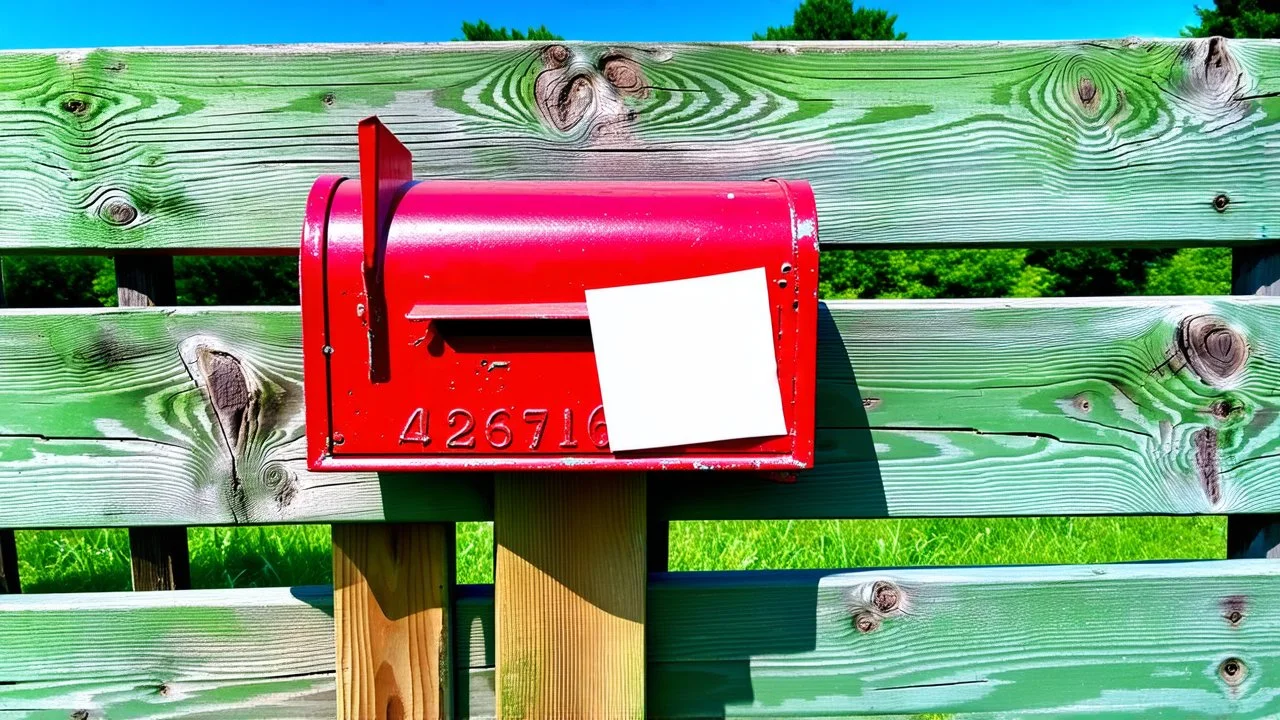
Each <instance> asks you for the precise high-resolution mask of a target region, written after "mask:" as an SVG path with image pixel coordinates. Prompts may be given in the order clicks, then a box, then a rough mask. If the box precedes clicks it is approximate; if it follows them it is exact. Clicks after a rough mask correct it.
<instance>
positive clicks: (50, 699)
mask: <svg viewBox="0 0 1280 720" xmlns="http://www.w3.org/2000/svg"><path fill="white" fill-rule="evenodd" d="M0 648H4V650H3V651H2V652H0V717H3V718H10V717H12V718H27V717H31V718H43V717H51V718H52V717H56V718H59V719H60V720H65V718H67V717H83V718H92V719H93V720H98V719H99V718H116V717H129V718H153V717H154V718H159V717H175V716H177V715H181V716H182V717H208V718H214V717H217V718H245V719H246V720H247V719H248V718H262V717H273V718H274V717H280V718H284V717H297V718H313V717H333V715H334V713H335V709H336V700H335V696H334V674H333V667H334V649H333V591H332V590H331V589H330V588H329V587H315V588H293V589H290V588H273V589H265V590H182V591H172V592H166V593H86V594H65V595H64V594H50V595H14V596H6V597H5V599H4V602H3V603H0ZM80 711H83V714H82V715H76V714H75V713H77V712H80Z"/></svg>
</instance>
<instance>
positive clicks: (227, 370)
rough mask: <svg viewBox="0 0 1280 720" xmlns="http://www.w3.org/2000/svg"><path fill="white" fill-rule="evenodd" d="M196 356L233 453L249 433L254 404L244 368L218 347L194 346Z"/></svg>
mask: <svg viewBox="0 0 1280 720" xmlns="http://www.w3.org/2000/svg"><path fill="white" fill-rule="evenodd" d="M197 358H198V361H199V367H200V372H201V374H203V375H204V380H205V389H206V391H207V392H208V394H209V401H210V402H211V403H212V404H213V409H214V413H215V414H216V415H217V419H218V425H219V427H220V428H221V430H222V433H223V436H224V437H225V439H226V442H227V447H228V449H229V450H230V451H231V452H232V453H233V454H235V453H237V452H238V451H239V450H240V446H241V442H242V441H243V440H244V439H245V438H246V436H247V435H248V434H249V433H248V425H249V422H250V420H251V419H252V418H251V416H252V414H253V409H252V406H253V405H254V404H255V403H254V400H255V398H254V397H253V394H252V393H250V391H249V383H248V381H247V380H246V379H245V375H244V370H243V369H242V368H241V367H240V361H239V360H237V359H236V358H235V357H233V356H232V355H231V354H230V353H226V352H223V351H221V350H212V349H209V348H206V347H203V346H202V347H200V348H199V349H198V350H197Z"/></svg>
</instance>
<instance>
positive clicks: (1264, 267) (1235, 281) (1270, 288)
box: [1227, 247, 1280, 558]
mask: <svg viewBox="0 0 1280 720" xmlns="http://www.w3.org/2000/svg"><path fill="white" fill-rule="evenodd" d="M1231 292H1232V293H1233V294H1235V295H1280V248H1274V247H1261V248H1236V249H1234V250H1232V252H1231ZM1227 557H1229V558H1262V557H1270V558H1280V516H1277V515H1228V516H1227Z"/></svg>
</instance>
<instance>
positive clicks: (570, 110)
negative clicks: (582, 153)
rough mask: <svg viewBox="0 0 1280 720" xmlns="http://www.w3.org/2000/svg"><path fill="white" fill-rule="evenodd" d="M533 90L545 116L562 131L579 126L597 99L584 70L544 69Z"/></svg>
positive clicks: (553, 125)
mask: <svg viewBox="0 0 1280 720" xmlns="http://www.w3.org/2000/svg"><path fill="white" fill-rule="evenodd" d="M533 93H534V99H535V100H536V101H537V104H538V109H539V111H540V112H541V115H542V117H543V119H544V120H546V121H547V122H548V123H549V124H550V125H551V126H552V127H554V128H555V129H557V130H559V131H560V132H569V131H570V130H572V129H573V128H575V127H577V125H578V123H580V122H582V118H584V117H586V115H587V112H588V111H589V110H590V109H591V106H592V105H593V104H594V102H595V89H594V88H593V87H592V83H591V78H590V77H588V76H587V75H585V74H581V73H580V74H576V75H565V74H563V73H561V72H560V71H557V70H547V71H544V72H543V73H542V74H541V75H539V76H538V80H537V82H536V83H535V84H534V90H533Z"/></svg>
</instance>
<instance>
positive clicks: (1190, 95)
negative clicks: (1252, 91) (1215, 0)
mask: <svg viewBox="0 0 1280 720" xmlns="http://www.w3.org/2000/svg"><path fill="white" fill-rule="evenodd" d="M1229 42H1230V41H1228V40H1226V39H1225V38H1221V37H1211V38H1204V39H1200V40H1191V41H1188V42H1187V44H1186V45H1185V46H1184V47H1183V49H1182V51H1181V53H1180V54H1179V59H1180V60H1181V62H1182V64H1183V70H1182V72H1181V73H1179V74H1178V76H1177V77H1178V80H1177V95H1176V97H1177V98H1178V99H1179V100H1181V101H1183V102H1184V103H1186V104H1187V105H1189V106H1190V108H1191V109H1193V110H1195V111H1197V112H1199V113H1200V114H1202V115H1204V116H1206V117H1215V118H1217V119H1220V120H1232V119H1238V118H1241V117H1243V116H1244V115H1245V114H1247V113H1248V112H1249V109H1250V103H1249V101H1248V100H1244V99H1241V96H1242V95H1247V94H1248V93H1247V92H1246V91H1247V89H1248V86H1249V85H1251V82H1250V81H1249V80H1248V78H1247V76H1246V73H1245V70H1244V69H1243V68H1242V67H1241V65H1240V64H1239V63H1238V62H1237V61H1236V59H1235V57H1234V56H1233V55H1232V54H1231V49H1230V44H1229Z"/></svg>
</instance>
